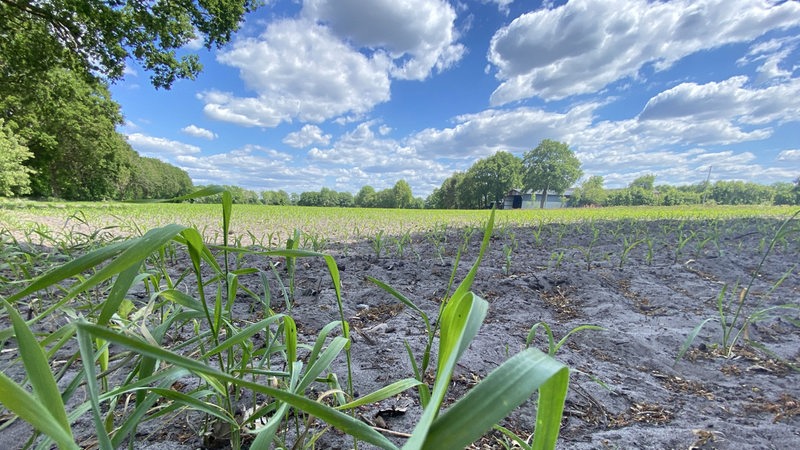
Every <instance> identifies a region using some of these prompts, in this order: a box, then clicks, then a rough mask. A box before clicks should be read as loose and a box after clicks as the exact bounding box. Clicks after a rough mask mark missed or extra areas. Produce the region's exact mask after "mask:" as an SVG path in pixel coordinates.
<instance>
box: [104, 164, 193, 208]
mask: <svg viewBox="0 0 800 450" xmlns="http://www.w3.org/2000/svg"><path fill="white" fill-rule="evenodd" d="M192 190H193V189H192V179H191V178H189V174H188V173H186V171H185V170H183V169H180V168H178V167H175V166H173V165H172V164H168V163H165V162H163V161H161V160H159V159H156V158H144V157H140V156H138V155H136V156H133V157H132V158H131V162H130V176H129V178H128V181H127V183H126V184H124V185H122V186H121V187H120V189H119V195H118V198H119V199H121V200H135V199H157V198H173V197H179V196H181V195H186V194H189V193H190V192H192Z"/></svg>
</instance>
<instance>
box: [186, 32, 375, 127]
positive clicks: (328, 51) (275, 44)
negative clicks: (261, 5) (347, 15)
mask: <svg viewBox="0 0 800 450" xmlns="http://www.w3.org/2000/svg"><path fill="white" fill-rule="evenodd" d="M217 59H218V60H219V62H221V63H223V64H227V65H230V66H233V67H236V68H238V69H239V71H240V75H241V78H242V80H243V81H244V82H245V84H246V85H247V87H248V88H249V89H251V90H253V91H255V92H256V93H257V96H255V97H237V96H235V95H233V94H231V93H228V92H220V91H207V92H204V93H202V94H200V98H201V100H203V101H204V102H205V103H206V105H205V107H204V112H205V113H206V115H208V116H209V117H211V118H214V119H217V120H223V121H228V122H233V123H237V124H239V125H243V126H259V127H275V126H277V125H278V124H280V123H281V122H291V121H292V120H293V119H299V120H301V121H304V122H322V121H324V120H327V119H331V118H335V117H338V116H341V115H344V114H348V113H350V114H352V113H355V114H363V113H365V112H367V111H369V110H371V109H372V107H374V106H375V105H376V104H379V103H382V102H385V101H387V100H389V97H390V90H389V88H390V82H389V76H388V74H387V70H388V67H389V64H390V62H389V61H388V59H387V57H385V56H384V55H381V54H377V53H376V54H374V55H372V56H371V57H368V56H365V55H364V54H362V53H359V52H358V51H356V50H354V49H352V48H350V47H349V46H347V45H346V44H345V43H344V42H342V41H340V40H339V39H337V38H336V37H335V36H334V35H333V34H332V33H331V32H330V30H329V29H328V28H327V27H324V26H322V25H319V24H316V23H313V22H309V21H307V20H281V21H277V22H273V23H271V24H269V26H268V27H267V29H266V31H264V33H263V34H262V35H261V36H260V37H258V38H246V39H240V40H238V41H237V42H235V43H234V44H233V46H232V47H231V48H230V49H228V50H226V51H223V52H220V53H219V54H218V56H217Z"/></svg>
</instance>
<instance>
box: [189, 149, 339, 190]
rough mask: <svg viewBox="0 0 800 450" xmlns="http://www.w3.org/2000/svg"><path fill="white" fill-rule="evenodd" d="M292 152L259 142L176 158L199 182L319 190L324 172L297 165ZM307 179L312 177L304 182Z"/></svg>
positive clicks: (268, 188) (258, 187) (248, 187)
mask: <svg viewBox="0 0 800 450" xmlns="http://www.w3.org/2000/svg"><path fill="white" fill-rule="evenodd" d="M292 160H293V158H292V156H291V155H289V154H287V153H283V152H280V151H277V150H274V149H269V148H265V147H261V146H258V145H246V146H244V147H242V148H239V149H235V150H231V151H227V152H222V153H218V154H215V155H208V156H200V155H180V156H178V157H176V158H175V162H176V163H177V164H178V165H179V166H180V167H181V168H182V169H184V170H186V171H187V172H188V173H189V176H190V177H191V178H192V180H193V181H194V182H195V183H197V184H231V185H236V186H241V187H243V188H246V189H252V190H255V191H262V190H278V189H284V190H288V191H292V192H294V191H297V190H298V189H301V190H318V189H319V187H317V186H316V185H317V184H318V180H320V179H323V178H324V172H322V171H321V170H319V169H315V168H312V167H307V166H301V167H295V166H293V165H292V164H291V163H292ZM303 180H308V181H307V182H304V181H303Z"/></svg>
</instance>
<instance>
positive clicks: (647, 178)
mask: <svg viewBox="0 0 800 450" xmlns="http://www.w3.org/2000/svg"><path fill="white" fill-rule="evenodd" d="M655 182H656V176H655V175H653V174H648V175H642V176H640V177H639V178H637V179H635V180H633V181H631V183H630V184H629V185H628V187H630V188H634V187H639V188H642V189H644V190H646V191H652V190H653V186H654V184H655Z"/></svg>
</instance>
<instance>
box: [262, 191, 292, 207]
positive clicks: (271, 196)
mask: <svg viewBox="0 0 800 450" xmlns="http://www.w3.org/2000/svg"><path fill="white" fill-rule="evenodd" d="M261 201H262V202H263V203H264V204H265V205H289V204H291V200H290V199H289V194H288V193H286V191H284V190H279V191H263V192H262V193H261Z"/></svg>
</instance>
